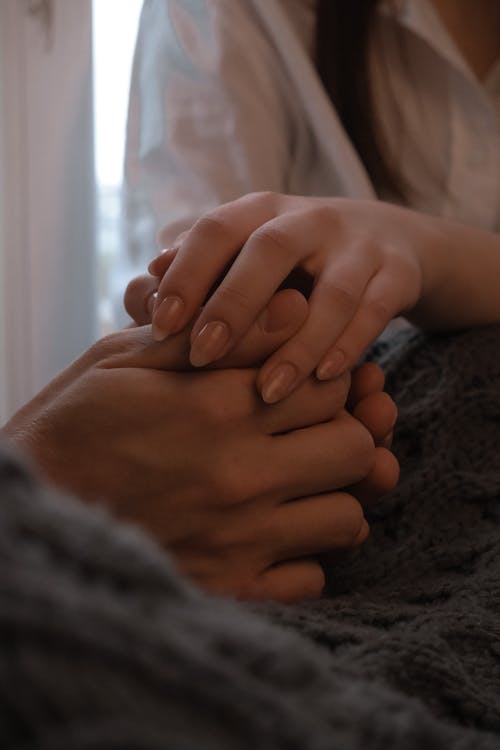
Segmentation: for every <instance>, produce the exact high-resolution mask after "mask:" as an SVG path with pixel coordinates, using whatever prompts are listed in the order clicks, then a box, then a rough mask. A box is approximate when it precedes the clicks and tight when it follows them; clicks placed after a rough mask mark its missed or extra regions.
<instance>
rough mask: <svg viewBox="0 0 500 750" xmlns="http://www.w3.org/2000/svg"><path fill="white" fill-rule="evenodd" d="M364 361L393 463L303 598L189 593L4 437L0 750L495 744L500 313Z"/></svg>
mask: <svg viewBox="0 0 500 750" xmlns="http://www.w3.org/2000/svg"><path fill="white" fill-rule="evenodd" d="M374 356H375V357H376V358H378V359H379V360H380V361H381V362H382V364H383V365H384V366H385V368H386V371H387V376H388V389H389V390H390V391H391V392H392V393H393V395H394V396H395V398H396V400H397V402H398V405H399V409H400V426H399V428H398V430H397V434H396V441H395V450H396V452H397V454H398V456H399V457H400V460H401V463H402V467H403V472H402V478H401V482H400V485H399V487H398V488H397V490H396V491H395V492H394V493H393V494H392V495H391V497H390V498H388V499H386V500H385V501H383V502H381V503H379V504H378V505H377V507H375V508H373V509H372V510H371V513H370V522H371V528H372V533H371V536H370V539H369V541H368V542H367V543H366V544H365V545H364V547H363V548H362V550H360V552H359V553H357V554H353V555H349V556H345V557H344V558H343V559H341V558H339V557H337V558H336V559H335V561H333V560H330V561H328V562H325V564H326V565H327V566H328V572H329V577H330V593H329V595H328V596H327V597H325V598H324V599H323V600H321V601H320V602H317V603H314V604H310V603H309V604H304V605H301V606H296V607H281V606H277V605H262V606H259V607H246V606H243V605H238V604H234V603H232V602H228V601H224V600H219V599H215V598H211V597H208V596H205V595H204V594H202V593H201V592H199V591H198V590H197V589H195V588H194V587H192V586H190V585H189V584H188V583H187V582H186V581H184V580H183V579H182V577H181V576H179V574H178V573H177V572H176V570H175V567H174V565H173V564H172V562H171V561H170V560H169V559H168V557H167V556H166V555H165V554H164V553H163V552H162V551H161V550H159V549H158V548H157V547H155V545H154V544H153V543H152V542H151V541H150V540H149V539H147V538H146V537H145V536H144V535H142V534H141V533H140V532H138V531H136V530H135V529H132V528H129V527H126V526H121V525H117V524H116V523H114V522H113V521H112V520H111V519H110V518H109V517H108V516H107V514H106V513H105V512H104V511H100V510H95V509H90V508H86V507H84V506H82V505H80V504H79V503H77V502H75V501H73V500H71V499H69V498H61V497H58V496H57V495H56V493H54V492H52V491H50V490H47V489H44V488H41V487H40V486H39V485H38V484H37V482H36V481H35V480H34V479H33V478H32V477H31V475H30V473H29V471H28V470H27V469H26V468H25V467H24V466H23V465H22V463H20V462H19V460H18V459H17V457H15V456H13V455H12V453H11V452H10V450H9V449H8V447H7V446H5V445H2V446H1V448H0V747H1V748H6V749H8V750H34V749H35V748H36V749H37V750H41V749H42V748H43V750H49V749H50V750H59V749H61V750H63V749H64V750H68V749H72V750H73V749H74V750H108V749H109V750H111V749H112V748H113V749H115V748H116V750H118V749H119V750H132V749H134V750H135V749H137V750H139V748H140V749H141V750H142V749H144V750H150V749H151V750H153V749H154V750H156V749H158V750H160V748H161V750H170V748H172V750H173V749H174V748H175V749H176V750H184V749H186V750H187V749H188V748H189V750H192V749H193V748H203V749H204V750H205V749H207V750H211V748H213V749H214V750H215V749H217V750H224V748H237V749H238V750H239V749H240V748H241V749H243V748H245V749H246V748H252V750H253V749H255V748H259V750H266V748H283V750H284V749H285V748H286V749H287V750H294V749H296V750H299V749H307V750H309V748H310V749H311V750H313V749H314V750H316V749H318V750H320V749H321V750H323V749H325V750H326V749H327V748H332V749H337V748H338V749H339V750H382V749H383V750H396V749H397V750H420V749H421V748H425V750H443V749H444V748H446V750H448V749H450V750H494V749H498V748H500V639H499V636H500V527H499V513H500V450H499V446H500V440H499V438H500V329H498V328H490V329H483V330H479V331H473V332H468V333H464V334H461V335H459V336H450V337H433V338H425V337H423V336H421V335H419V334H416V335H415V334H408V333H404V334H403V335H402V336H400V337H399V338H398V339H396V340H394V342H392V343H390V344H388V345H385V346H383V347H379V348H378V349H377V350H376V351H375V352H374ZM255 610H257V611H255Z"/></svg>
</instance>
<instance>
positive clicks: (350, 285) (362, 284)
mask: <svg viewBox="0 0 500 750" xmlns="http://www.w3.org/2000/svg"><path fill="white" fill-rule="evenodd" d="M375 271H376V266H375V261H373V260H368V259H367V261H366V263H365V264H364V266H363V267H361V268H360V267H359V265H358V264H357V263H356V262H351V261H350V260H349V259H347V260H341V261H340V262H339V263H335V264H334V265H333V266H331V267H330V268H329V269H328V272H327V273H325V274H324V275H323V276H322V277H320V279H319V281H318V283H317V285H316V287H315V289H314V291H313V293H312V296H311V299H310V300H309V316H308V318H307V320H306V322H305V323H304V325H303V326H302V328H301V329H300V331H299V332H298V333H297V334H296V335H295V336H293V337H292V338H291V339H290V340H289V341H287V342H286V344H284V345H283V346H282V347H281V349H279V350H278V351H277V352H276V353H275V354H274V355H273V356H272V357H270V358H269V359H268V361H267V362H266V363H265V365H264V366H263V367H262V369H261V371H260V372H259V376H258V379H257V387H258V389H259V391H260V393H261V394H262V398H263V399H264V401H265V402H266V403H275V402H276V401H279V400H280V399H282V398H284V397H285V396H286V395H287V394H288V393H290V392H291V391H292V390H293V389H294V388H296V387H297V385H298V384H299V383H301V382H302V381H303V380H304V379H305V378H306V377H308V376H309V375H310V373H311V372H312V371H313V369H314V368H315V367H316V365H317V364H318V362H320V361H321V360H322V358H323V357H324V355H325V354H326V352H327V351H328V350H329V348H330V346H331V344H332V343H333V342H334V341H336V340H337V339H338V338H339V336H340V334H341V333H342V331H343V330H344V329H345V327H346V326H347V324H348V323H349V321H350V320H351V319H352V318H353V316H354V315H355V313H356V310H357V306H358V304H359V301H360V300H361V298H362V297H363V295H364V293H365V290H366V288H367V285H368V283H369V281H370V279H371V277H372V275H373V273H375ZM337 365H338V363H335V366H336V367H337V374H340V373H341V372H343V371H344V370H346V369H347V367H345V366H344V362H343V361H342V362H341V366H337ZM319 374H320V370H319V369H318V376H319Z"/></svg>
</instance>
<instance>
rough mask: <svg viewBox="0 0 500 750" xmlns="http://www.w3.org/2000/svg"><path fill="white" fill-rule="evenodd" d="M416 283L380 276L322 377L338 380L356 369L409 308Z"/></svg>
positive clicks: (331, 352) (322, 367)
mask: <svg viewBox="0 0 500 750" xmlns="http://www.w3.org/2000/svg"><path fill="white" fill-rule="evenodd" d="M413 284H414V282H413V280H412V279H407V280H405V279H404V278H401V277H400V276H395V275H393V274H388V273H378V274H376V275H375V276H374V277H373V278H372V279H371V280H370V283H369V284H368V286H367V288H366V292H365V294H364V295H363V299H362V300H361V301H360V304H359V306H358V308H357V310H356V312H355V314H354V315H353V316H352V319H351V320H350V321H348V324H347V325H346V326H345V328H344V330H343V331H342V333H341V335H339V336H338V338H337V340H336V341H335V345H334V346H332V347H331V348H330V349H329V351H328V352H327V353H326V354H325V355H324V357H323V359H322V360H321V362H320V363H319V365H318V368H317V376H318V378H320V379H324V378H328V377H335V376H336V375H338V374H339V373H340V372H341V371H342V370H343V369H345V368H349V367H352V366H353V365H354V364H355V362H356V361H357V360H358V359H359V357H361V355H362V354H363V353H364V352H365V351H366V350H367V349H368V347H369V346H370V344H372V343H373V342H374V341H375V339H377V338H378V337H379V336H380V334H381V333H383V331H384V330H385V328H386V327H387V325H388V324H389V323H390V321H391V320H392V319H393V318H394V317H396V316H397V315H399V313H400V312H401V311H402V309H403V307H405V306H406V305H407V302H408V298H407V295H408V289H409V288H411V286H412V285H413ZM404 295H406V296H404ZM405 303H406V304H405Z"/></svg>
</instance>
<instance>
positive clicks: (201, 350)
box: [189, 320, 229, 367]
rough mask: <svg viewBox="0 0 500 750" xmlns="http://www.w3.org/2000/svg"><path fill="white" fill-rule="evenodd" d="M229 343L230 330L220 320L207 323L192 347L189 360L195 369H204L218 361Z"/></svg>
mask: <svg viewBox="0 0 500 750" xmlns="http://www.w3.org/2000/svg"><path fill="white" fill-rule="evenodd" d="M228 341H229V328H228V326H227V324H226V323H222V322H221V321H220V320H215V321H212V322H211V323H206V324H205V325H204V326H203V328H202V329H201V331H200V332H199V334H198V335H197V337H196V338H195V340H194V341H193V344H192V346H191V353H190V355H189V360H190V362H191V364H192V365H193V367H204V366H205V365H208V364H209V363H210V362H213V361H214V359H218V358H219V357H220V356H221V355H222V353H223V351H224V349H225V347H226V344H227V342H228Z"/></svg>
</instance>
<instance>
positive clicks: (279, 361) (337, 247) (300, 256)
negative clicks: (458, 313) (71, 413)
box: [150, 193, 431, 403]
mask: <svg viewBox="0 0 500 750" xmlns="http://www.w3.org/2000/svg"><path fill="white" fill-rule="evenodd" d="M426 218H427V221H429V219H428V217H422V216H420V215H419V214H416V213H413V212H411V211H407V210H405V209H401V208H398V207H395V206H391V205H389V204H384V203H381V202H366V201H365V202H362V201H352V200H345V199H327V198H302V197H296V196H285V195H276V194H272V193H271V194H269V193H257V194H252V195H248V196H245V197H244V198H241V199H239V200H236V201H234V202H232V203H228V204H226V205H224V206H221V207H219V208H218V209H216V210H215V211H212V212H211V213H209V214H207V215H205V216H204V217H202V218H201V219H200V220H199V221H198V222H197V223H196V224H195V225H194V227H193V228H192V229H191V230H190V231H189V232H187V234H185V236H184V237H183V238H181V240H180V241H179V242H178V243H177V244H176V246H174V247H173V248H171V249H170V250H169V251H168V252H167V253H164V254H162V255H160V256H159V257H158V258H157V259H156V260H155V261H153V263H152V264H151V266H150V272H151V273H152V274H154V275H155V276H163V278H162V280H161V283H160V285H159V289H158V298H157V300H156V303H155V311H154V315H153V332H154V335H155V337H156V338H157V339H161V338H164V337H165V335H167V334H168V335H170V334H172V333H175V332H178V331H180V330H182V329H183V327H184V326H185V325H186V324H187V323H189V322H190V321H191V320H192V318H193V316H194V315H195V314H196V313H197V311H198V309H199V307H200V305H202V304H203V303H204V301H205V299H206V297H207V294H208V293H209V291H210V289H211V288H212V286H213V285H214V283H215V282H216V281H217V279H218V278H219V277H220V275H221V274H222V273H223V272H224V271H225V270H226V269H227V267H228V265H229V266H230V267H229V270H227V273H226V275H225V277H224V278H223V280H222V281H221V282H220V284H219V285H218V286H217V288H216V289H215V291H213V293H212V294H211V296H210V297H209V299H208V300H207V301H206V304H205V306H204V307H203V309H202V311H201V313H200V314H199V316H198V318H197V320H196V322H195V324H194V326H193V330H192V333H191V344H192V345H191V354H190V357H191V362H192V363H193V364H194V365H197V366H203V365H206V364H208V363H209V362H212V361H214V360H217V359H218V358H220V357H222V356H224V355H225V354H227V352H229V351H230V350H231V349H232V347H233V346H234V345H235V344H236V342H237V341H239V340H240V338H241V336H242V335H243V334H244V332H245V331H246V330H248V328H249V326H250V325H251V323H252V321H253V320H255V318H256V317H257V316H258V314H259V312H260V311H261V310H262V309H263V308H264V307H265V305H266V304H267V303H268V302H269V300H270V299H271V298H272V295H273V294H274V293H275V292H276V290H277V289H278V287H279V286H280V285H281V284H282V283H283V282H285V280H286V279H287V277H288V275H289V274H290V272H291V271H293V270H294V269H297V268H299V269H301V270H302V271H303V272H304V273H306V274H308V275H309V277H310V278H311V279H312V281H313V283H314V287H313V291H312V294H311V297H310V300H309V316H308V318H307V320H306V322H305V323H304V324H303V326H301V328H300V330H299V331H298V332H297V333H296V334H295V335H294V336H293V337H291V338H290V340H289V341H287V342H285V343H284V344H283V345H282V346H281V347H280V348H279V349H278V351H276V352H275V353H274V354H273V355H272V356H270V357H269V359H268V360H267V362H266V363H265V364H264V366H263V367H262V369H261V371H260V373H259V377H258V386H259V389H260V391H261V393H262V396H263V398H264V400H265V401H267V402H268V403H274V402H276V401H279V400H280V399H281V398H284V397H285V396H286V395H287V394H288V393H290V392H291V391H292V390H293V389H294V388H296V387H297V386H298V385H299V384H300V383H302V382H303V381H304V379H305V378H306V377H307V376H308V375H309V374H310V373H311V372H312V371H313V369H314V368H316V373H317V376H318V378H319V379H328V378H331V377H335V376H337V375H338V374H340V373H341V372H345V371H346V370H348V369H350V368H351V367H352V366H353V364H354V363H355V362H356V360H357V359H358V357H359V356H360V355H361V354H362V353H363V352H364V350H365V349H366V348H367V346H368V345H369V344H370V342H372V341H373V340H374V339H375V338H376V337H377V336H378V335H379V334H380V333H381V332H382V331H383V329H384V328H385V326H386V325H387V323H388V322H389V321H390V320H391V319H392V318H393V317H394V316H395V315H397V314H399V313H401V312H402V311H405V310H407V309H409V308H412V307H413V306H414V305H415V304H416V302H417V301H418V299H419V298H420V296H421V294H422V290H423V282H424V278H423V277H424V271H423V265H422V258H421V255H420V254H419V252H420V248H421V247H424V246H425V247H426V246H428V245H429V243H430V239H429V236H431V232H430V230H429V229H428V224H427V223H426Z"/></svg>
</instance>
